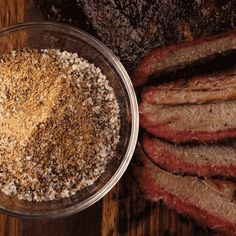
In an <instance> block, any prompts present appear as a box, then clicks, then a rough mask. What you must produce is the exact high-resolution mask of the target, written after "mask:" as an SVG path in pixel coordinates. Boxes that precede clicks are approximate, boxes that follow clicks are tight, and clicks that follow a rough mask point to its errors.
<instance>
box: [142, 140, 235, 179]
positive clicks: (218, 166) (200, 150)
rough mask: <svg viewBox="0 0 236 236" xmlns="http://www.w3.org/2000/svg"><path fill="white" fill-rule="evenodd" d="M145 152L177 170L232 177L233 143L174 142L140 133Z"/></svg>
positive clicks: (164, 166)
mask: <svg viewBox="0 0 236 236" xmlns="http://www.w3.org/2000/svg"><path fill="white" fill-rule="evenodd" d="M142 146H143V150H144V152H145V153H146V155H147V156H148V157H149V158H150V159H151V160H152V161H153V162H154V163H156V164H157V165H159V166H161V167H162V168H164V169H166V170H168V171H171V172H173V173H178V174H183V173H184V174H190V175H198V176H204V177H206V176H228V177H236V143H235V141H231V142H227V143H222V144H208V145H203V144H199V145H174V144H170V143H167V142H164V141H162V140H160V139H157V138H151V137H148V136H144V137H143V138H142Z"/></svg>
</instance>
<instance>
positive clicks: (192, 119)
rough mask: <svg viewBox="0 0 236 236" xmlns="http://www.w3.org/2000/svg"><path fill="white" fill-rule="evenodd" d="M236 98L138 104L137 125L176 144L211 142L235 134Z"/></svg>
mask: <svg viewBox="0 0 236 236" xmlns="http://www.w3.org/2000/svg"><path fill="white" fill-rule="evenodd" d="M235 117H236V100H231V101H224V102H216V103H205V104H201V105H199V104H190V105H177V106H171V105H153V104H148V103H145V102H142V103H141V105H140V125H141V126H142V127H143V128H144V129H145V130H146V131H148V132H149V133H151V134H153V135H155V136H157V137H160V138H164V139H167V140H169V141H172V142H175V143H184V142H189V141H197V142H207V141H208V142H210V141H218V140H222V139H226V138H233V137H236V118H235Z"/></svg>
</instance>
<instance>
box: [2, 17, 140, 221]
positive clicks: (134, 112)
mask: <svg viewBox="0 0 236 236" xmlns="http://www.w3.org/2000/svg"><path fill="white" fill-rule="evenodd" d="M30 29H35V30H44V29H45V30H54V31H57V32H62V33H65V34H69V35H72V36H75V37H79V38H81V39H83V40H86V41H87V42H88V43H89V44H90V45H92V46H93V47H95V48H96V49H97V50H98V51H99V53H101V54H103V56H105V57H106V58H109V61H110V62H112V63H113V66H114V68H115V69H116V70H117V72H118V73H119V75H120V77H121V79H122V82H123V83H124V86H125V88H126V92H127V94H128V99H129V102H130V114H131V133H130V140H129V144H128V147H127V150H126V153H125V156H124V158H123V160H122V162H121V164H120V166H119V168H118V169H117V171H116V172H115V174H114V175H113V176H112V178H111V179H110V180H109V181H108V182H107V183H106V184H105V185H104V186H103V187H102V188H101V189H100V190H99V191H98V192H96V193H95V194H93V195H92V196H90V197H89V198H87V199H86V200H84V201H82V202H80V203H78V204H75V205H73V206H69V207H66V208H64V209H63V211H62V209H60V211H57V210H54V211H48V212H36V213H34V212H31V213H25V212H24V213H22V212H19V211H9V210H7V209H4V208H2V207H1V206H0V211H1V212H3V213H6V214H8V215H12V216H16V217H23V218H59V217H64V216H69V215H72V214H75V213H77V212H80V211H82V210H84V209H86V208H88V207H89V206H91V205H93V204H94V203H96V202H97V201H99V200H100V199H101V198H103V197H104V196H105V195H106V194H107V193H108V192H109V191H110V190H111V189H112V188H113V187H114V186H115V185H116V183H117V182H118V181H119V180H120V178H121V177H122V175H123V174H124V172H125V171H126V169H127V167H128V165H129V163H130V161H131V158H132V155H133V153H134V150H135V147H136V143H137V139H138V132H139V112H138V102H137V97H136V94H135V90H134V88H133V85H132V83H131V80H130V77H129V75H128V73H127V71H126V70H125V68H124V66H123V65H122V63H121V62H120V60H119V59H118V58H117V57H116V56H115V55H114V53H113V52H112V51H111V50H110V49H109V48H108V47H107V46H105V45H104V44H103V43H101V42H100V41H99V40H98V39H96V38H95V37H93V36H92V35H90V34H88V33H86V32H84V31H83V30H80V29H78V28H76V27H73V26H70V25H67V24H63V23H55V22H48V21H40V22H27V23H20V24H14V25H10V26H7V27H4V28H1V29H0V36H2V35H5V34H9V33H11V32H16V31H18V30H30Z"/></svg>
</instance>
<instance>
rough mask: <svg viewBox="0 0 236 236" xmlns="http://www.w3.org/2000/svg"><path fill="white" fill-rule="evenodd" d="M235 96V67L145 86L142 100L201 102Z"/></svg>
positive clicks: (178, 102) (175, 102) (154, 102)
mask: <svg viewBox="0 0 236 236" xmlns="http://www.w3.org/2000/svg"><path fill="white" fill-rule="evenodd" d="M235 98H236V68H234V69H233V70H230V71H224V72H223V73H218V74H211V75H208V76H197V77H194V78H192V79H191V80H189V81H186V80H179V81H174V82H170V83H166V84H162V85H159V86H151V87H146V88H144V89H143V91H142V100H143V101H145V102H146V103H151V104H160V105H161V104H165V105H178V104H188V103H193V104H201V103H206V102H211V101H216V100H229V99H235Z"/></svg>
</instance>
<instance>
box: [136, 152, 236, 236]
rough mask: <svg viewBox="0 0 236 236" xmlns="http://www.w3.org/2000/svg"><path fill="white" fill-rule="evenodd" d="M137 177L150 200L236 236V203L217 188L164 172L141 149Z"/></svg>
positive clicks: (194, 178) (195, 179) (196, 180)
mask: <svg viewBox="0 0 236 236" xmlns="http://www.w3.org/2000/svg"><path fill="white" fill-rule="evenodd" d="M136 156H138V158H137V164H134V166H133V167H134V168H133V169H134V174H135V176H136V179H137V180H138V182H139V185H140V188H141V190H142V192H143V193H144V194H145V196H146V197H147V198H148V199H149V200H151V201H154V202H156V201H158V200H160V199H162V200H163V201H164V203H165V204H167V205H168V206H170V207H171V208H174V209H175V210H176V211H178V212H179V213H181V214H184V215H186V216H189V217H192V218H194V219H195V220H196V221H198V222H199V223H200V224H203V225H207V226H209V227H211V228H213V229H216V230H219V231H222V232H224V233H225V234H226V235H236V203H235V202H234V201H232V199H231V198H229V197H227V196H226V195H225V194H221V192H220V190H218V191H216V190H215V186H214V185H213V186H212V185H211V184H209V183H208V182H205V181H203V180H200V179H198V178H196V177H191V176H184V177H183V176H178V175H174V174H171V173H169V172H166V171H163V170H161V169H160V168H159V167H157V166H156V165H154V164H153V163H152V162H151V161H150V160H149V159H148V158H147V157H146V156H145V154H144V153H143V152H142V151H141V150H139V151H138V154H137V153H136Z"/></svg>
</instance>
